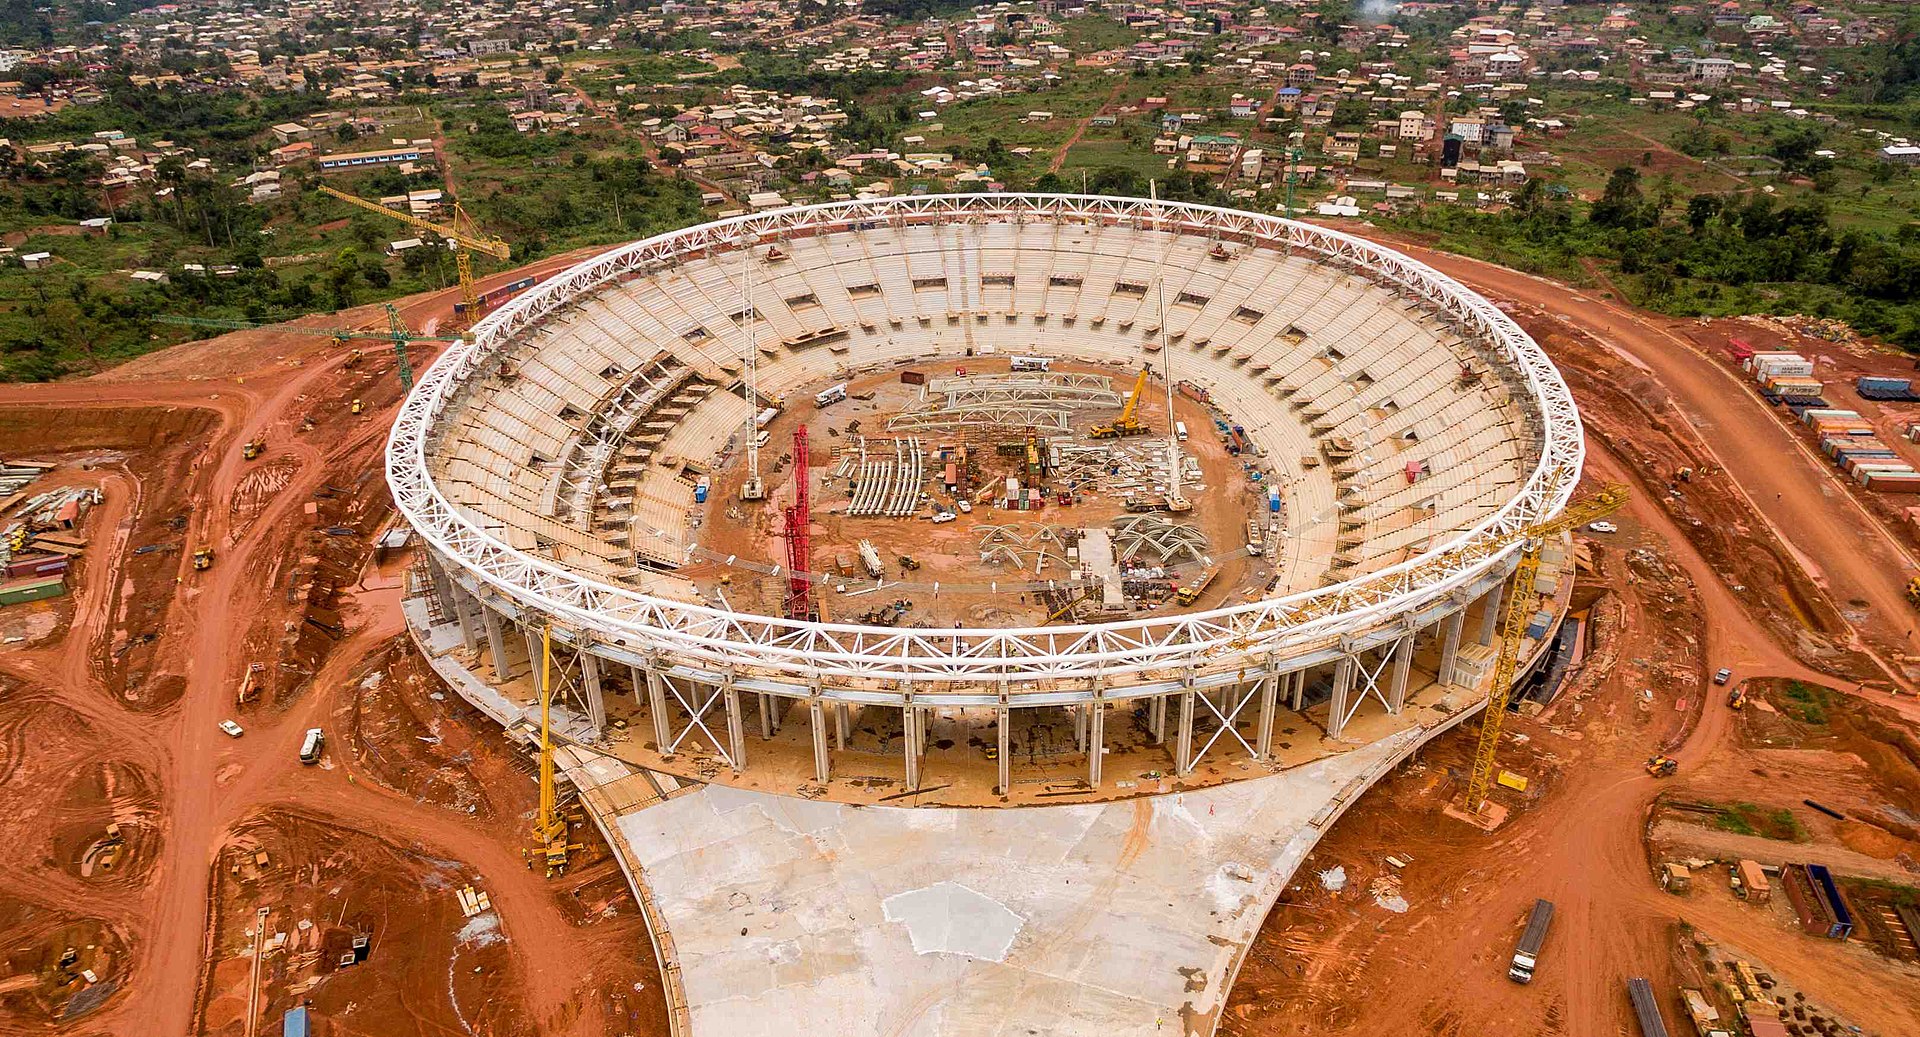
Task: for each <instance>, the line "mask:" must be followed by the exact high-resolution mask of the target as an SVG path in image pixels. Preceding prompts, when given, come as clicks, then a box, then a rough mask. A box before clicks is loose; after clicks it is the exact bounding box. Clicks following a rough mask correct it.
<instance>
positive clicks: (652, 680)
mask: <svg viewBox="0 0 1920 1037" xmlns="http://www.w3.org/2000/svg"><path fill="white" fill-rule="evenodd" d="M658 667H659V661H658V660H655V661H654V664H653V665H652V666H648V667H647V712H649V713H652V714H653V740H654V742H655V743H656V744H657V745H659V747H660V749H659V751H660V752H661V753H662V754H665V753H666V751H667V746H668V745H671V744H672V743H673V731H672V730H671V729H670V728H669V727H668V726H667V682H666V678H664V677H662V676H660V670H659V669H658Z"/></svg>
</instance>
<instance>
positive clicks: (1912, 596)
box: [1907, 576, 1920, 608]
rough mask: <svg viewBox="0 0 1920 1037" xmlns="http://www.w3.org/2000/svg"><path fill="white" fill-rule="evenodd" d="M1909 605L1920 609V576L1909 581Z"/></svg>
mask: <svg viewBox="0 0 1920 1037" xmlns="http://www.w3.org/2000/svg"><path fill="white" fill-rule="evenodd" d="M1907 604H1909V605H1912V606H1914V607H1915V608H1920V576H1915V577H1913V578H1912V579H1910V580H1908V581H1907Z"/></svg>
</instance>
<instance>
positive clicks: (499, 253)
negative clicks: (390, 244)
mask: <svg viewBox="0 0 1920 1037" xmlns="http://www.w3.org/2000/svg"><path fill="white" fill-rule="evenodd" d="M320 191H321V193H322V194H327V195H331V196H333V197H335V198H338V199H340V200H341V201H343V202H346V203H347V204H349V205H356V206H359V207H360V208H362V209H365V210H367V211H368V212H376V213H379V214H380V215H382V216H385V217H387V218H388V219H393V220H399V221H400V222H401V223H404V224H406V225H407V226H409V227H412V228H414V229H415V230H423V231H427V232H429V233H433V234H438V235H440V236H441V237H443V238H446V239H447V240H448V241H452V242H454V243H455V244H458V245H459V246H460V247H459V248H458V249H455V250H454V253H453V260H454V265H455V266H456V267H458V268H459V271H460V301H461V303H462V304H464V306H465V308H466V312H467V314H468V315H469V316H468V319H469V320H471V319H473V318H472V314H474V313H475V312H477V311H478V309H479V307H480V294H479V293H478V292H476V291H474V288H473V253H475V252H479V253H481V254H482V255H488V256H492V257H493V258H495V259H500V260H506V259H511V258H513V246H511V245H509V244H507V243H506V242H505V241H502V240H501V239H499V238H496V237H493V236H492V235H482V234H481V233H480V232H479V231H478V230H475V231H473V232H471V233H469V232H467V231H464V230H461V229H460V224H461V223H466V224H468V225H472V223H473V220H472V219H470V218H468V216H467V212H466V210H465V209H462V208H460V204H459V203H458V202H455V203H454V206H453V222H452V225H442V224H438V223H435V222H433V221H432V220H423V219H421V218H420V217H418V216H415V215H414V214H412V213H410V212H397V211H395V210H393V209H389V208H387V207H386V206H384V205H381V204H380V203H379V202H374V201H368V200H367V199H365V198H362V197H360V196H359V195H357V194H348V193H347V192H345V191H338V190H335V189H333V188H331V187H328V186H327V185H325V184H321V185H320Z"/></svg>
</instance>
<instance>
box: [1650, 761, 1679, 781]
mask: <svg viewBox="0 0 1920 1037" xmlns="http://www.w3.org/2000/svg"><path fill="white" fill-rule="evenodd" d="M1679 769H1680V761H1679V760H1676V759H1674V758H1673V757H1671V756H1649V757H1647V773H1648V774H1651V775H1653V776H1654V777H1656V778H1671V777H1673V772H1675V771H1677V770H1679Z"/></svg>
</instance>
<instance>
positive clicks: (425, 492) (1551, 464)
mask: <svg viewBox="0 0 1920 1037" xmlns="http://www.w3.org/2000/svg"><path fill="white" fill-rule="evenodd" d="M1036 221H1046V222H1052V223H1058V224H1074V225H1084V226H1100V227H1130V228H1134V229H1137V230H1140V231H1143V232H1152V231H1168V232H1181V233H1191V234H1196V235H1203V236H1206V237H1209V238H1211V239H1214V240H1233V241H1238V242H1243V243H1245V244H1247V245H1249V246H1252V247H1264V248H1272V249H1276V250H1283V251H1289V252H1296V253H1302V254H1308V255H1313V256H1317V257H1319V258H1320V259H1321V260H1323V261H1324V262H1326V263H1327V264H1329V265H1332V266H1335V267H1338V268H1341V269H1345V270H1349V271H1352V272H1356V273H1363V274H1365V275H1367V276H1369V277H1372V278H1373V279H1375V280H1377V281H1379V282H1381V283H1383V284H1385V285H1387V286H1388V287H1390V288H1392V289H1394V290H1396V291H1399V292H1401V293H1402V294H1404V295H1406V296H1408V297H1410V298H1417V299H1420V300H1422V301H1424V302H1425V303H1426V304H1427V305H1429V306H1431V307H1433V308H1434V309H1436V310H1437V311H1439V312H1440V313H1441V314H1442V315H1443V316H1444V317H1445V318H1446V319H1448V320H1449V321H1450V322H1452V323H1453V324H1455V325H1456V326H1457V327H1458V328H1459V329H1460V330H1461V332H1462V333H1463V334H1468V335H1472V336H1475V337H1476V338H1477V339H1478V340H1479V341H1480V342H1481V343H1482V344H1483V346H1484V347H1485V348H1487V349H1488V350H1490V351H1491V354H1492V357H1493V359H1495V360H1496V361H1497V362H1499V363H1500V364H1502V365H1504V367H1505V368H1506V370H1507V371H1508V372H1509V374H1510V375H1511V377H1513V378H1514V379H1515V380H1516V382H1517V383H1518V385H1520V386H1521V387H1522V388H1524V390H1525V391H1524V393H1523V396H1524V398H1525V399H1526V401H1527V402H1528V403H1529V404H1530V405H1531V406H1532V407H1533V409H1534V412H1535V413H1534V415H1533V417H1534V418H1535V419H1536V420H1537V421H1538V423H1539V442H1538V446H1539V453H1538V456H1537V458H1535V459H1534V464H1533V468H1532V471H1531V472H1530V474H1529V475H1528V477H1527V479H1526V481H1525V483H1524V484H1523V485H1522V486H1521V487H1520V488H1519V489H1518V490H1517V491H1516V492H1515V493H1514V494H1513V496H1512V497H1511V498H1510V499H1509V500H1507V501H1506V503H1505V504H1504V505H1502V506H1501V507H1500V508H1499V509H1498V510H1497V511H1496V512H1494V513H1493V514H1492V515H1490V516H1488V517H1487V518H1485V519H1484V520H1482V521H1481V522H1480V523H1479V524H1478V525H1476V526H1474V527H1472V528H1470V529H1468V530H1466V531H1464V532H1462V533H1461V534H1459V535H1458V536H1456V537H1454V538H1452V539H1451V540H1449V541H1447V542H1444V543H1440V544H1437V545H1436V546H1434V547H1433V548H1431V549H1430V550H1429V551H1428V552H1427V553H1426V554H1424V555H1421V556H1419V557H1417V558H1413V559H1409V560H1407V561H1404V562H1401V563H1399V564H1396V565H1394V566H1391V567H1388V568H1385V569H1382V570H1379V571H1377V572H1373V573H1369V574H1367V575H1364V576H1361V577H1358V578H1356V579H1353V580H1350V581H1347V582H1345V583H1340V584H1335V585H1332V586H1328V587H1323V588H1317V589H1314V590H1310V591H1304V592H1301V593H1297V594H1293V595H1289V596H1287V597H1283V598H1275V599H1269V600H1265V601H1259V602H1252V603H1248V604H1242V605H1237V606H1233V607H1229V608H1221V609H1215V610H1212V611H1208V612H1200V613H1191V614H1186V615H1180V616H1173V617H1167V618H1155V619H1147V620H1133V621H1123V622H1116V623H1112V624H1078V625H1070V626H1057V627H1025V628H991V629H990V628H968V629H956V630H951V631H944V632H943V631H937V630H900V629H892V628H881V627H864V626H858V625H854V624H845V623H817V622H806V621H796V620H787V619H784V618H779V617H771V616H756V615H746V614H741V613H735V612H731V611H728V610H726V609H724V608H717V607H712V606H705V605H698V604H690V603H684V602H677V601H668V600H665V599H660V598H655V597H652V596H650V595H647V594H645V593H642V592H640V591H638V590H635V589H632V588H628V587H621V586H617V585H614V584H612V583H609V582H606V581H604V580H601V579H599V578H597V577H594V576H591V575H587V574H583V573H578V572H574V571H572V570H569V569H567V568H565V567H564V566H562V565H560V564H558V563H556V562H553V561H550V560H547V559H542V558H537V557H534V556H533V555H530V554H528V553H526V552H524V551H520V550H517V549H515V548H513V547H512V546H510V545H509V544H508V543H507V542H506V540H505V539H504V536H503V534H502V531H501V530H500V529H499V528H498V525H497V523H490V522H489V520H486V519H484V518H482V517H480V516H478V515H475V514H472V513H469V512H466V511H464V510H462V509H461V508H460V507H458V506H456V505H455V504H453V503H452V502H451V501H449V500H448V499H447V497H446V496H445V495H444V493H443V492H442V491H441V488H440V487H439V486H438V485H437V484H436V482H435V480H434V478H433V475H432V472H431V470H430V467H429V456H430V453H431V451H432V450H433V449H434V447H435V445H436V443H437V441H438V432H439V429H440V425H441V423H442V421H443V418H444V417H445V416H446V413H447V409H448V408H449V406H451V405H452V404H453V403H454V402H455V400H456V397H457V396H458V394H459V392H460V391H461V389H462V388H463V387H464V386H465V385H466V384H467V382H468V381H469V380H470V379H473V378H476V377H479V376H480V375H482V374H483V373H486V372H489V371H491V370H493V369H495V368H497V366H498V362H499V359H500V356H501V354H502V352H503V351H504V350H506V349H508V348H509V347H510V346H512V345H513V344H514V343H515V342H517V341H518V340H519V339H520V338H521V337H522V336H523V335H525V334H526V333H528V332H529V331H531V330H532V329H534V328H536V327H538V326H540V325H541V323H542V322H544V321H546V320H547V319H548V318H550V317H551V316H553V315H555V314H556V313H558V312H559V311H561V310H563V309H565V308H566V307H568V306H571V305H573V304H574V303H575V301H577V300H578V299H580V298H581V297H583V296H585V295H589V294H591V293H593V292H595V291H597V290H599V289H601V288H604V287H608V286H611V285H617V284H620V283H622V282H624V281H627V280H630V279H633V278H636V277H639V276H642V275H644V274H646V273H648V272H651V271H655V270H659V269H662V268H664V267H667V266H670V265H672V264H675V263H678V262H682V261H685V260H688V259H692V258H695V257H699V256H703V255H712V254H715V253H720V252H725V251H731V250H735V249H738V248H741V247H751V246H753V245H755V244H762V243H768V242H777V241H780V240H782V239H784V238H788V237H796V236H817V235H822V234H830V233H835V232H857V231H860V230H865V229H870V228H874V227H879V226H887V227H906V226H920V225H956V224H961V225H965V224H997V223H1008V222H1012V223H1028V222H1036ZM1584 457H1585V448H1584V444H1583V439H1582V431H1581V425H1580V416H1579V412H1578V410H1577V408H1576V407H1575V406H1574V402H1573V397H1572V394H1571V393H1570V392H1569V391H1568V389H1567V386H1566V383H1565V382H1564V381H1563V380H1562V379H1561V378H1560V376H1559V374H1558V372H1556V371H1555V370H1554V368H1553V365H1552V363H1551V362H1550V361H1549V360H1548V359H1547V357H1546V355H1545V354H1544V353H1543V352H1542V351H1541V350H1540V348H1539V346H1538V345H1536V344H1535V343H1534V342H1533V340H1532V339H1531V338H1529V337H1528V336H1527V334H1526V332H1525V331H1523V330H1522V329H1521V328H1520V326H1519V325H1518V324H1516V323H1515V322H1514V321H1513V319H1512V318H1510V317H1508V316H1507V315H1506V314H1505V313H1502V312H1501V311H1500V310H1499V309H1498V308H1496V307H1495V306H1494V305H1493V304H1491V303H1489V302H1488V301H1486V300H1485V299H1483V298H1481V297H1479V296H1478V295H1475V294H1474V293H1472V292H1469V291H1467V290H1466V289H1465V288H1463V287H1462V286H1461V285H1460V284H1459V283H1458V282H1456V281H1454V280H1453V279H1452V278H1449V277H1447V276H1445V275H1444V274H1441V273H1439V272H1438V271H1436V270H1434V269H1432V268H1431V267H1428V266H1426V265H1425V264H1423V263H1419V262H1417V261H1415V260H1413V259H1411V258H1409V257H1407V256H1404V255H1401V254H1399V253H1397V252H1393V251H1391V250H1389V249H1385V248H1382V247H1380V246H1377V245H1374V244H1372V243H1370V242H1367V241H1363V240H1361V239H1359V238H1356V237H1352V236H1350V235H1347V234H1342V233H1340V232H1338V231H1333V230H1328V229H1326V228H1323V227H1316V226H1313V225H1310V224H1305V223H1297V222H1294V221H1291V220H1285V219H1280V218H1277V217H1272V216H1264V215H1260V214H1257V213H1248V212H1238V211H1234V210H1230V209H1222V208H1215V207H1212V206H1201V205H1188V204H1180V203H1173V202H1154V201H1148V200H1146V199H1140V198H1105V197H1093V196H1081V195H1039V194H981V195H930V196H921V197H904V198H888V199H876V200H871V201H853V202H838V203H833V204H828V205H818V206H807V207H799V208H791V209H783V210H779V211H776V212H769V213H759V214H754V215H749V216H740V217H735V218H732V219H728V220H721V221H718V222H715V223H710V224H705V225H703V226H699V227H693V228H689V229H687V230H682V231H675V232H671V233H667V234H662V235H658V236H656V237H652V238H648V239H646V240H644V241H640V242H636V243H634V244H631V245H627V246H624V247H621V248H618V249H614V250H612V251H610V252H607V253H605V254H603V255H601V256H599V257H596V258H594V259H592V260H589V261H587V262H585V263H582V264H581V265H579V266H577V267H574V268H573V269H571V270H568V271H566V272H565V273H562V274H560V275H558V276H555V277H553V278H551V279H549V280H547V281H545V282H543V283H542V284H541V285H539V286H538V287H536V288H534V289H533V290H531V291H529V292H528V293H526V294H524V295H522V296H520V297H519V298H517V299H515V300H514V301H512V302H510V303H508V304H507V305H506V306H505V307H503V308H502V309H500V310H498V311H496V312H495V313H493V314H492V315H491V316H489V317H488V318H487V319H485V320H484V321H482V322H481V323H480V324H479V326H478V327H476V328H475V329H474V334H473V338H472V341H470V342H463V343H460V344H457V345H455V346H453V347H451V348H450V349H448V350H447V351H446V352H445V353H443V354H442V355H441V357H440V358H439V360H437V361H436V362H435V363H434V364H433V366H432V367H431V368H429V369H428V370H427V371H426V373H425V374H424V375H423V376H422V377H421V378H420V380H419V382H418V384H417V385H416V386H415V387H414V390H413V391H412V392H411V393H410V394H409V395H408V396H407V398H406V400H405V401H404V402H403V403H402V405H401V408H400V411H399V414H398V416H397V418H396V420H395V422H394V427H393V431H392V433H391V434H390V436H389V437H388V441H387V453H386V463H387V480H388V484H389V486H390V487H391V488H392V492H393V496H394V501H395V503H396V505H397V507H398V509H399V511H400V512H401V514H402V515H404V516H405V517H406V519H407V521H408V523H409V524H410V525H412V527H413V528H414V529H415V530H416V531H418V532H419V533H420V535H421V536H422V538H423V539H424V540H425V541H426V542H427V544H428V545H429V547H430V549H431V550H432V551H433V552H435V553H436V554H437V555H438V556H439V557H440V558H441V559H442V560H443V561H444V563H445V564H446V565H448V566H449V567H451V568H453V569H457V570H459V571H461V572H464V573H466V574H468V575H469V576H470V578H472V579H473V580H474V581H475V583H476V584H477V585H484V586H487V587H490V588H492V589H494V590H495V591H497V592H498V593H500V594H503V595H506V596H507V597H509V598H511V599H512V600H513V601H514V602H515V603H516V605H517V607H519V608H521V609H527V610H532V611H536V612H539V613H542V614H544V615H546V616H547V617H549V618H550V619H551V620H553V621H555V622H559V623H564V624H567V625H570V626H574V627H578V628H581V629H586V630H592V631H595V632H596V634H597V636H598V637H599V638H601V639H602V640H603V641H608V642H612V643H616V644H620V645H622V646H624V647H627V648H630V649H632V650H634V651H640V652H658V653H662V654H666V655H671V656H674V657H677V658H680V659H683V660H686V661H688V662H689V663H705V664H711V665H713V666H715V667H727V666H733V667H738V668H739V670H740V671H741V673H742V674H743V676H745V675H762V676H767V677H771V678H775V679H778V680H780V681H783V682H792V683H799V684H808V683H812V684H815V685H816V686H817V684H818V683H820V682H826V681H831V682H833V683H835V684H836V685H846V686H865V685H867V684H871V686H873V687H875V688H879V687H897V686H899V682H907V683H909V684H911V685H912V686H913V687H914V688H915V689H916V692H917V693H933V694H937V693H939V692H941V691H943V690H963V689H977V688H979V687H982V686H991V685H994V684H997V682H998V681H999V680H1000V678H1002V677H1017V678H1018V681H1019V685H1020V687H1021V688H1022V689H1029V688H1030V689H1033V690H1034V691H1035V693H1042V692H1045V691H1048V690H1050V689H1049V687H1048V685H1049V684H1053V685H1055V686H1057V684H1058V682H1060V681H1084V682H1092V681H1093V680H1095V679H1096V678H1102V679H1106V680H1109V681H1113V682H1115V683H1116V684H1117V683H1130V682H1142V681H1147V680H1150V679H1154V678H1155V677H1156V675H1165V674H1168V673H1171V672H1175V671H1178V670H1180V669H1181V668H1184V667H1187V666H1189V665H1192V666H1198V667H1202V668H1205V667H1208V666H1211V665H1217V664H1213V663H1210V662H1209V660H1210V659H1211V658H1212V656H1213V655H1216V654H1219V653H1220V652H1221V651H1222V650H1223V649H1227V650H1230V651H1229V653H1228V654H1229V655H1231V653H1232V652H1242V651H1257V652H1282V653H1287V652H1295V651H1299V650H1301V649H1304V648H1308V647H1312V646H1316V645H1326V644H1330V643H1337V641H1338V639H1339V638H1340V637H1341V636H1342V635H1345V634H1349V633H1352V632H1355V631H1360V630H1368V629H1376V628H1378V627H1379V626H1381V625H1382V624H1384V623H1387V622H1389V621H1391V620H1392V619H1393V618H1394V617H1396V616H1399V615H1402V614H1405V613H1407V612H1410V611H1414V610H1417V609H1421V608H1425V607H1429V606H1431V605H1432V604H1434V603H1435V602H1437V601H1439V600H1440V599H1442V598H1444V597H1445V596H1446V595H1448V594H1450V593H1452V592H1454V591H1455V590H1456V589H1459V588H1463V587H1465V586H1466V585H1468V584H1470V583H1473V582H1475V581H1476V580H1478V579H1480V578H1482V577H1484V576H1486V575H1487V574H1489V573H1490V572H1492V571H1494V570H1495V569H1496V568H1497V567H1500V566H1510V565H1511V564H1512V562H1513V560H1514V559H1515V557H1516V552H1517V551H1518V550H1519V545H1517V544H1513V543H1506V544H1501V543H1498V542H1497V538H1500V537H1501V536H1502V535H1503V534H1507V533H1511V532H1513V531H1516V530H1519V529H1524V528H1526V527H1528V526H1530V525H1532V524H1533V523H1535V522H1537V521H1539V520H1541V519H1544V518H1547V517H1550V516H1552V515H1554V514H1556V513H1558V512H1559V511H1560V509H1561V508H1563V507H1564V506H1565V504H1566V502H1567V500H1568V499H1569V498H1570V497H1571V496H1572V494H1573V490H1574V485H1575V483H1576V482H1577V481H1578V479H1579V475H1580V469H1581V465H1582V463H1583V461H1584ZM1024 693H1025V691H1024V690H1023V694H1024Z"/></svg>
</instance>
